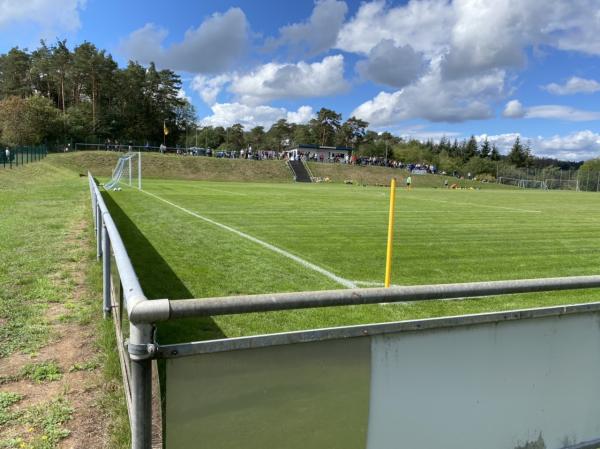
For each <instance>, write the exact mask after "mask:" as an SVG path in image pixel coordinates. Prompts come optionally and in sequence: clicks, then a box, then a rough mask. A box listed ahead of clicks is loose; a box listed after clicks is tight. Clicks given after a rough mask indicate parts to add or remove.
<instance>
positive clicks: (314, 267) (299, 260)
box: [141, 190, 357, 288]
mask: <svg viewBox="0 0 600 449" xmlns="http://www.w3.org/2000/svg"><path fill="white" fill-rule="evenodd" d="M141 192H143V193H145V194H146V195H149V196H151V197H154V198H156V199H157V200H159V201H162V202H163V203H166V204H168V205H170V206H173V207H175V208H177V209H179V210H181V211H183V212H185V213H186V214H189V215H191V216H193V217H196V218H199V219H200V220H204V221H206V222H207V223H210V224H212V225H215V226H218V227H219V228H221V229H225V230H226V231H229V232H232V233H234V234H236V235H238V236H240V237H243V238H245V239H248V240H250V241H251V242H254V243H257V244H259V245H261V246H264V247H265V248H267V249H270V250H271V251H273V252H275V253H277V254H280V255H282V256H284V257H287V258H288V259H292V260H293V261H294V262H297V263H299V264H300V265H302V266H304V267H306V268H310V269H311V270H313V271H316V272H317V273H321V274H322V275H324V276H326V277H328V278H329V279H332V280H333V281H335V282H337V283H338V284H340V285H343V286H344V287H346V288H357V286H356V284H355V283H354V282H352V281H350V280H348V279H344V278H343V277H340V276H337V275H336V274H334V273H332V272H331V271H327V270H326V269H324V268H321V267H320V266H318V265H315V264H313V263H311V262H308V261H307V260H304V259H302V258H300V257H298V256H296V255H294V254H292V253H290V252H287V251H286V250H284V249H281V248H278V247H277V246H274V245H271V244H270V243H267V242H265V241H263V240H260V239H257V238H256V237H252V236H251V235H248V234H246V233H245V232H242V231H238V230H237V229H235V228H232V227H231V226H227V225H224V224H222V223H219V222H218V221H215V220H211V219H210V218H208V217H204V216H202V215H200V214H197V213H195V212H192V211H191V210H188V209H186V208H185V207H181V206H179V205H177V204H175V203H172V202H171V201H168V200H165V199H164V198H161V197H160V196H158V195H155V194H154V193H150V192H148V191H146V190H141Z"/></svg>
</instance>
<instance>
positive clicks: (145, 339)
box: [88, 173, 600, 449]
mask: <svg viewBox="0 0 600 449" xmlns="http://www.w3.org/2000/svg"><path fill="white" fill-rule="evenodd" d="M88 180H89V187H90V193H91V200H92V212H93V216H94V223H95V230H96V241H97V247H96V248H97V258H98V260H100V259H102V266H103V270H102V271H103V309H104V313H105V317H108V316H109V315H111V314H112V315H113V318H114V319H115V324H116V328H117V340H118V342H119V344H120V355H121V360H122V369H123V377H124V384H125V392H126V396H127V398H126V400H127V405H128V411H129V417H130V424H131V435H132V448H134V449H150V448H151V447H152V416H153V415H152V367H151V361H152V360H153V359H159V358H173V357H181V356H186V355H192V354H197V353H202V352H204V351H207V348H211V347H218V348H224V350H232V349H239V348H247V347H259V346H261V345H274V344H275V345H277V344H288V343H298V342H306V341H312V340H315V339H317V340H321V339H329V338H350V337H357V336H360V335H366V334H369V335H371V334H377V333H387V332H403V331H414V330H419V329H423V328H430V327H433V326H436V327H448V326H457V325H465V324H468V325H472V324H480V323H493V322H500V321H506V320H515V319H522V318H540V317H548V316H560V315H567V314H576V313H586V312H591V311H592V312H597V311H599V310H600V303H590V304H582V305H569V306H555V307H546V308H540V309H530V310H520V311H506V312H495V313H488V314H479V315H466V316H461V317H450V318H448V317H445V318H435V319H429V320H419V321H409V322H396V323H384V324H370V325H366V324H365V325H362V326H349V327H340V328H333V329H319V330H310V331H301V332H291V333H284V334H272V335H264V336H258V337H241V338H232V339H223V340H215V341H211V342H208V344H207V343H206V342H190V343H181V344H176V345H165V346H160V345H159V344H158V343H157V342H156V341H155V339H154V336H155V332H154V329H155V328H154V325H155V324H156V323H158V322H161V321H167V320H174V319H181V318H189V317H201V316H213V315H223V314H242V313H250V312H266V311H278V310H292V309H303V308H316V307H332V306H344V305H364V304H376V303H392V302H408V301H422V300H432V299H452V298H455V299H456V298H467V297H482V296H492V295H500V294H513V293H531V292H545V291H558V290H573V289H586V288H597V287H600V276H577V277H561V278H546V279H524V280H509V281H494V282H471V283H462V284H438V285H415V286H403V287H391V288H365V289H345V290H330V291H312V292H295V293H275V294H262V295H245V296H233V297H221V298H202V299H179V300H169V299H155V300H148V299H147V298H146V296H145V295H144V293H143V290H142V288H141V285H140V283H139V281H138V278H137V275H136V273H135V271H134V268H133V266H132V263H131V260H130V258H129V255H128V254H127V251H126V248H125V245H124V243H123V241H122V239H121V236H120V235H119V231H118V229H117V226H116V225H115V222H114V221H113V219H112V217H111V215H110V211H109V210H108V208H107V207H106V204H105V202H104V200H103V198H102V194H101V193H100V190H99V189H98V187H97V185H96V182H95V180H94V178H93V177H92V175H91V174H90V173H88ZM113 258H114V265H115V266H112V260H113ZM115 268H116V277H115V276H113V275H112V274H111V273H112V270H113V269H115ZM115 311H116V312H119V313H114V312H115ZM123 312H126V314H127V315H126V316H127V318H128V323H129V340H128V341H127V342H125V341H123V337H122V335H121V334H120V330H121V329H120V320H119V316H120V315H121V313H123ZM250 340H251V341H250ZM123 348H126V350H123ZM585 447H588V446H585ZM590 447H591V446H590ZM594 447H595V446H594Z"/></svg>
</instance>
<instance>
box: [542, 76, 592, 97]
mask: <svg viewBox="0 0 600 449" xmlns="http://www.w3.org/2000/svg"><path fill="white" fill-rule="evenodd" d="M542 88H543V89H544V90H547V91H548V92H550V93H551V94H554V95H572V94H578V93H584V94H591V93H594V92H598V91H600V83H599V82H598V81H596V80H589V79H585V78H579V77H577V76H573V77H571V78H569V79H568V80H567V82H566V83H565V84H557V83H550V84H547V85H546V86H542Z"/></svg>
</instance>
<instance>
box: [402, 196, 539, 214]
mask: <svg viewBox="0 0 600 449" xmlns="http://www.w3.org/2000/svg"><path fill="white" fill-rule="evenodd" d="M403 198H410V199H411V200H417V201H433V202H434V203H445V204H457V205H461V206H475V207H487V208H491V209H504V210H512V211H514V212H530V213H534V214H539V213H541V212H542V211H541V210H530V209H519V208H516V207H504V206H490V205H489V204H477V203H462V202H457V201H445V200H434V199H432V198H420V197H412V196H403Z"/></svg>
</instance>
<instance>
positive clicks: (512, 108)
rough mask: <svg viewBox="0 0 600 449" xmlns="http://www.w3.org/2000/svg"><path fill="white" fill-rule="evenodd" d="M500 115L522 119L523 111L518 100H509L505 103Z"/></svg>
mask: <svg viewBox="0 0 600 449" xmlns="http://www.w3.org/2000/svg"><path fill="white" fill-rule="evenodd" d="M502 115H504V117H510V118H522V117H524V116H525V109H524V108H523V105H522V104H521V102H520V101H519V100H510V101H509V102H508V103H506V107H505V108H504V112H503V113H502Z"/></svg>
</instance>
